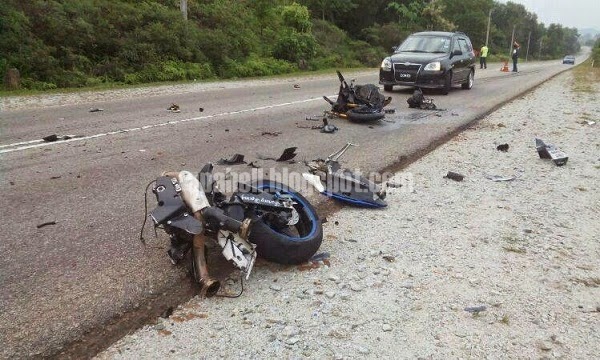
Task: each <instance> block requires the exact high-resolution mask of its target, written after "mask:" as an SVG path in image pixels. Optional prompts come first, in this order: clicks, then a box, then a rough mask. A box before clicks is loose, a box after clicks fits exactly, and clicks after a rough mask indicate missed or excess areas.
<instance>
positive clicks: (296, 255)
mask: <svg viewBox="0 0 600 360" xmlns="http://www.w3.org/2000/svg"><path fill="white" fill-rule="evenodd" d="M253 185H254V186H256V187H257V188H259V189H261V190H263V191H266V192H269V193H275V192H279V193H281V194H286V195H290V196H291V197H292V198H293V199H294V202H296V203H297V205H295V208H296V211H298V214H299V215H300V220H299V221H298V223H297V224H296V225H295V226H294V227H295V229H296V231H297V233H298V235H294V234H292V233H291V232H288V233H287V234H286V233H282V232H280V231H277V230H275V229H273V228H271V227H270V226H269V225H268V224H267V223H265V222H264V221H262V220H258V221H255V222H253V224H252V228H251V230H250V237H249V239H248V240H250V241H251V242H252V243H254V244H256V252H257V253H258V256H260V257H262V258H263V259H265V260H267V261H271V262H274V263H278V264H284V265H292V264H301V263H303V262H306V261H307V260H308V259H310V258H311V257H312V256H313V255H314V254H315V253H316V252H317V250H318V249H319V247H320V246H321V242H322V241H323V224H322V223H321V219H320V218H319V216H318V215H317V212H316V211H315V209H314V208H313V206H312V205H311V204H310V203H309V202H308V200H307V199H306V198H305V197H304V196H302V195H300V194H299V193H298V192H296V191H294V190H293V189H290V188H289V187H288V186H287V185H284V184H281V183H279V182H275V181H268V180H264V181H260V182H255V183H254V184H253Z"/></svg>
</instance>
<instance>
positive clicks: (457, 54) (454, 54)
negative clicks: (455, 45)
mask: <svg viewBox="0 0 600 360" xmlns="http://www.w3.org/2000/svg"><path fill="white" fill-rule="evenodd" d="M462 54H463V53H462V51H460V50H454V51H453V52H452V56H459V55H462Z"/></svg>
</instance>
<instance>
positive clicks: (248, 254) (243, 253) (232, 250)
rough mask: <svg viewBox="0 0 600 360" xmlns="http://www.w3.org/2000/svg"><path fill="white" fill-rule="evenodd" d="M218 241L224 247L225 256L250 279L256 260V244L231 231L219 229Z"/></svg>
mask: <svg viewBox="0 0 600 360" xmlns="http://www.w3.org/2000/svg"><path fill="white" fill-rule="evenodd" d="M217 241H218V242H219V245H220V246H221V248H222V249H223V251H222V254H223V257H225V259H227V260H229V261H232V262H233V263H234V265H235V266H236V267H237V268H238V269H240V270H241V271H242V272H243V273H244V274H245V275H246V279H248V277H249V276H250V272H251V271H252V267H253V266H254V262H255V260H256V250H255V249H256V245H254V244H252V243H250V242H248V241H246V240H244V239H243V238H242V237H241V236H239V235H238V234H235V233H233V232H229V231H219V233H218V235H217Z"/></svg>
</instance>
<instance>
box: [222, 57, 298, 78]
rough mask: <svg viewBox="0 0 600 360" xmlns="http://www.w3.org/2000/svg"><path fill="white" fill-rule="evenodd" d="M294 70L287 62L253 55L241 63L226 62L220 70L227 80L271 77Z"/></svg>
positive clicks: (234, 61) (229, 60)
mask: <svg viewBox="0 0 600 360" xmlns="http://www.w3.org/2000/svg"><path fill="white" fill-rule="evenodd" d="M295 70H296V68H295V66H294V65H293V64H291V63H289V62H287V61H284V60H277V59H273V58H263V57H258V56H256V55H253V56H250V57H249V58H247V59H246V60H245V61H243V62H239V61H236V60H231V59H228V60H226V61H225V65H224V66H223V67H222V69H221V75H222V76H223V77H229V78H241V77H255V76H271V75H278V74H286V73H290V72H293V71H295Z"/></svg>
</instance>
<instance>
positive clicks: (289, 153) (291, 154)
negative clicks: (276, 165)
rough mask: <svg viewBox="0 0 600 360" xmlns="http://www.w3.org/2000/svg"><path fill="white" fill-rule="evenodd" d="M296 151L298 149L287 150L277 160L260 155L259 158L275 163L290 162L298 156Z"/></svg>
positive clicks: (290, 148)
mask: <svg viewBox="0 0 600 360" xmlns="http://www.w3.org/2000/svg"><path fill="white" fill-rule="evenodd" d="M296 149H297V147H295V146H294V147H289V148H286V149H285V150H283V153H282V154H281V156H279V157H278V158H277V159H276V158H274V157H268V156H265V155H260V154H258V155H257V157H258V158H259V159H261V160H275V161H290V160H292V159H293V158H294V157H295V156H296V155H298V154H296Z"/></svg>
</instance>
